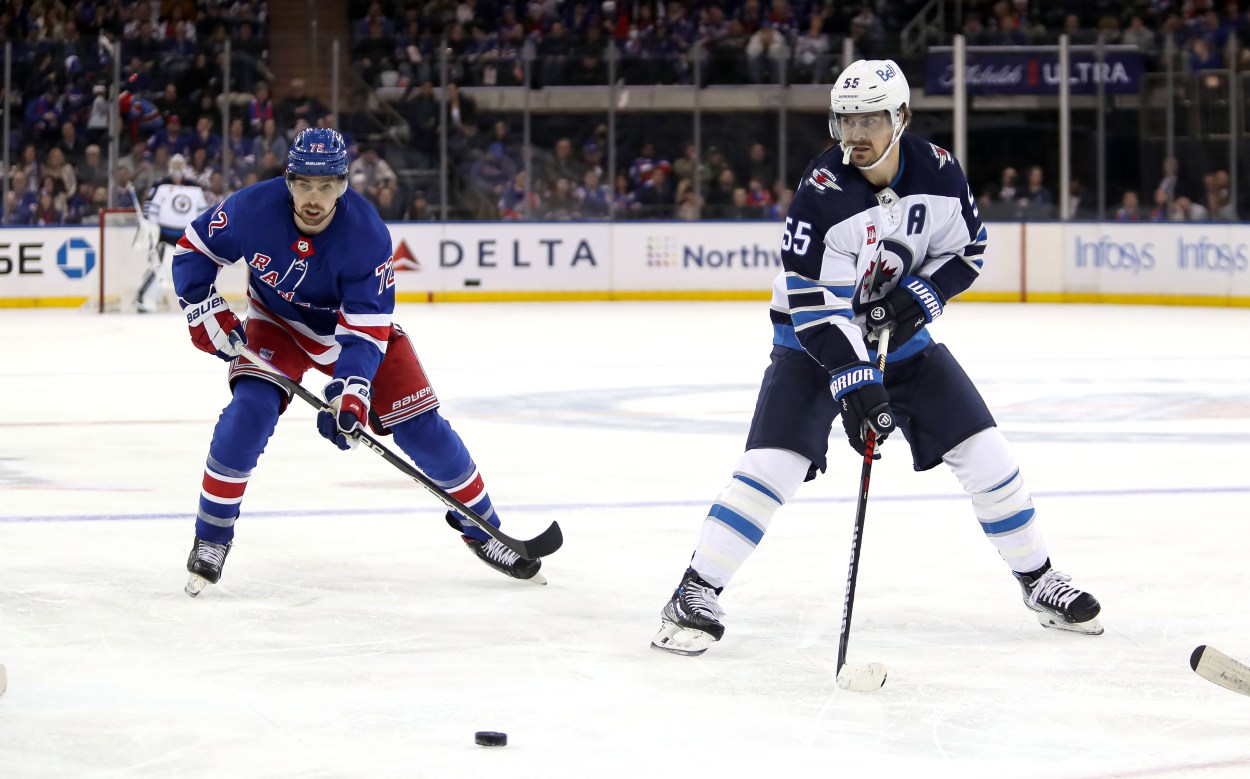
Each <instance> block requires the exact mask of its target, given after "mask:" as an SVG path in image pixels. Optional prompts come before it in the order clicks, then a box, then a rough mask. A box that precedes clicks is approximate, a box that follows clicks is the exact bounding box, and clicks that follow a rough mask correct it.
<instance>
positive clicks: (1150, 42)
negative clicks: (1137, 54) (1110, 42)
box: [1120, 14, 1155, 55]
mask: <svg viewBox="0 0 1250 779" xmlns="http://www.w3.org/2000/svg"><path fill="white" fill-rule="evenodd" d="M1120 42H1121V43H1123V44H1125V45H1126V46H1136V47H1137V48H1138V49H1141V50H1142V52H1144V53H1145V54H1148V55H1151V54H1154V53H1155V34H1154V31H1152V30H1151V29H1149V28H1148V27H1146V23H1145V21H1143V20H1142V17H1141V15H1140V14H1134V15H1133V17H1132V18H1131V19H1129V23H1128V29H1126V30H1125V31H1124V34H1123V35H1121V36H1120Z"/></svg>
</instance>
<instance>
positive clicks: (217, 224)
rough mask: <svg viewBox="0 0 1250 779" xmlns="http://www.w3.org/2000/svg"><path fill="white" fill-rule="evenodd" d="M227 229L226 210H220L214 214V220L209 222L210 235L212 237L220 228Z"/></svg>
mask: <svg viewBox="0 0 1250 779" xmlns="http://www.w3.org/2000/svg"><path fill="white" fill-rule="evenodd" d="M225 229H226V212H225V211H218V212H217V213H215V214H213V220H212V221H211V222H209V223H208V237H209V238H212V237H213V233H215V232H217V231H218V230H225Z"/></svg>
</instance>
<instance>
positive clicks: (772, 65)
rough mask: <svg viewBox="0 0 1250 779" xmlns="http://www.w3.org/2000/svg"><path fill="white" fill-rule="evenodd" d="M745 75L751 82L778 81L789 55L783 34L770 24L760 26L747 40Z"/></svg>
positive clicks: (771, 82)
mask: <svg viewBox="0 0 1250 779" xmlns="http://www.w3.org/2000/svg"><path fill="white" fill-rule="evenodd" d="M746 56H747V75H748V77H749V78H750V79H751V83H752V84H775V83H779V81H780V76H781V71H780V68H783V67H785V62H786V60H787V59H789V57H790V50H789V48H788V47H787V46H786V39H785V37H784V36H782V35H780V34H778V32H777V31H776V30H774V29H773V28H772V27H770V26H764V27H761V28H760V29H759V30H758V31H756V33H755V34H754V35H752V36H751V39H750V40H749V41H748V42H747V47H746Z"/></svg>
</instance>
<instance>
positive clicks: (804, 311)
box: [771, 133, 988, 373]
mask: <svg viewBox="0 0 1250 779" xmlns="http://www.w3.org/2000/svg"><path fill="white" fill-rule="evenodd" d="M899 150H900V164H899V172H898V175H897V176H896V177H895V179H894V181H892V182H891V184H890V186H889V187H886V188H885V189H878V188H877V187H876V186H874V185H873V184H871V183H870V182H869V181H868V180H867V179H865V178H864V176H863V174H862V173H860V172H859V170H858V169H857V168H855V167H854V166H852V165H843V164H842V150H841V149H840V148H838V146H836V145H834V146H833V147H831V148H829V149H828V150H826V151H825V152H823V153H822V154H820V155H819V156H817V157H816V159H814V160H813V161H812V162H811V164H810V165H809V166H808V168H807V171H806V172H805V173H804V174H803V180H802V182H800V184H799V188H798V190H797V191H796V192H795V195H794V200H793V202H792V203H791V205H790V209H789V211H788V212H787V213H786V223H785V232H784V234H783V235H782V243H781V248H782V252H781V258H782V266H783V268H784V270H783V271H782V273H781V274H780V275H779V276H778V277H777V278H776V280H775V281H774V282H773V295H772V304H771V308H772V312H771V313H772V321H773V330H774V334H773V343H775V344H778V345H780V346H785V347H789V348H792V349H802V350H806V351H807V352H808V353H810V354H811V355H812V356H813V357H814V358H816V360H817V361H819V362H820V363H821V365H823V366H824V367H825V368H826V369H827V370H829V371H830V372H831V373H833V372H836V371H837V370H839V369H841V368H843V367H845V366H847V365H850V364H852V363H855V362H860V361H864V360H867V359H868V347H867V345H866V343H865V341H864V335H865V331H864V327H863V315H862V314H863V312H864V311H866V310H867V308H868V304H869V303H870V302H872V301H874V300H877V299H878V298H880V297H881V296H882V295H884V294H886V293H887V292H889V291H890V290H892V289H893V288H894V287H895V286H897V285H898V283H899V281H900V280H901V279H903V278H904V277H905V276H919V277H921V278H924V279H926V280H927V281H928V282H929V284H930V285H931V286H933V287H934V288H935V289H936V290H937V291H938V292H939V293H940V294H941V296H942V299H943V301H947V300H950V298H952V297H954V296H955V295H958V294H959V293H961V292H963V291H964V290H965V289H967V288H968V287H969V286H971V285H972V282H973V281H975V280H976V277H977V275H978V274H979V273H980V270H981V260H982V255H983V254H984V252H985V244H986V240H987V237H988V236H987V234H986V231H985V227H984V226H983V225H982V224H981V217H980V214H979V213H978V212H977V207H976V202H975V200H974V199H973V197H972V192H971V190H970V189H969V188H968V181H967V179H965V178H964V174H963V171H962V170H960V167H959V163H958V162H956V161H955V158H954V157H953V156H952V155H951V154H950V152H948V151H946V150H945V149H942V148H940V147H938V146H935V145H933V144H931V143H928V142H927V141H924V140H922V139H921V138H919V137H917V136H915V135H912V134H910V133H904V134H903V137H902V138H901V139H900V141H899ZM930 341H931V337H930V336H929V333H928V331H927V330H921V332H920V333H918V334H917V335H916V336H914V337H913V338H912V339H911V340H910V341H908V342H907V343H906V344H904V345H903V346H902V348H900V349H899V350H898V351H895V352H891V354H890V356H889V359H890V360H891V361H895V360H900V359H905V358H906V357H909V356H911V355H913V354H915V353H916V352H918V351H920V350H921V349H923V348H924V347H925V346H926V345H927V344H928V343H929V342H930Z"/></svg>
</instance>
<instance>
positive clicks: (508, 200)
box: [478, 144, 541, 220]
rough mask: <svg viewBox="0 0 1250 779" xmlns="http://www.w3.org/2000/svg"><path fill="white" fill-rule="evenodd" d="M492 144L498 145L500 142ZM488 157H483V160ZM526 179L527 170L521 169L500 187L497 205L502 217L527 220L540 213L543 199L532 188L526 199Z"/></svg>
mask: <svg viewBox="0 0 1250 779" xmlns="http://www.w3.org/2000/svg"><path fill="white" fill-rule="evenodd" d="M491 145H492V146H498V144H491ZM501 151H502V150H501ZM487 158H488V157H483V158H482V160H486V159H487ZM482 160H478V162H481V161H482ZM525 181H526V179H525V171H521V172H519V173H517V174H515V175H514V176H513V178H512V180H511V181H510V182H509V183H508V184H507V185H506V186H504V187H501V188H500V191H499V202H498V204H497V206H496V207H497V208H498V209H499V218H500V219H508V220H527V219H532V218H533V217H534V215H535V214H537V213H538V208H539V205H540V203H541V199H540V198H539V196H538V193H537V192H535V191H534V190H530V193H529V198H528V200H527V199H526V195H525Z"/></svg>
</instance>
